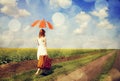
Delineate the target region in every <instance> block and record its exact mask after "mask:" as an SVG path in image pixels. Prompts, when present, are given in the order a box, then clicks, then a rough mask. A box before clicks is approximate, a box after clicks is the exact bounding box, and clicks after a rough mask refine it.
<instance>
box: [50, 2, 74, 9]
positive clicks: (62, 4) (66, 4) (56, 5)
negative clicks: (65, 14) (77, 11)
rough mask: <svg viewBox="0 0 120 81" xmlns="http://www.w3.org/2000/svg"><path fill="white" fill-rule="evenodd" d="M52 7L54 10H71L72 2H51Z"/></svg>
mask: <svg viewBox="0 0 120 81" xmlns="http://www.w3.org/2000/svg"><path fill="white" fill-rule="evenodd" d="M50 5H51V7H53V8H59V7H60V8H64V9H66V8H69V7H70V6H71V5H72V0H50Z"/></svg>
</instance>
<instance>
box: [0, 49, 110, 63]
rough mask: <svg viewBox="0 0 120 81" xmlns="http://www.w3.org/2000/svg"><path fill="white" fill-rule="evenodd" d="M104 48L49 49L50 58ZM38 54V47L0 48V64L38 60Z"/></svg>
mask: <svg viewBox="0 0 120 81" xmlns="http://www.w3.org/2000/svg"><path fill="white" fill-rule="evenodd" d="M102 50H103V49H54V48H52V49H47V51H48V54H49V56H50V58H58V57H69V56H75V55H80V54H81V55H82V54H86V53H90V52H91V53H92V52H100V51H102ZM103 51H104V50H103ZM105 51H108V50H105ZM36 54H37V49H36V48H0V65H1V64H6V63H10V62H20V61H24V60H36V59H37V58H36Z"/></svg>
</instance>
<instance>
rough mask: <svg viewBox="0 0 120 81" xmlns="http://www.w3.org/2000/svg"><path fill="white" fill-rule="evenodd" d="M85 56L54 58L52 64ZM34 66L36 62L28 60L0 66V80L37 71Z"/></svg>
mask: <svg viewBox="0 0 120 81" xmlns="http://www.w3.org/2000/svg"><path fill="white" fill-rule="evenodd" d="M90 54H96V53H95V52H94V53H90ZM87 55H88V54H86V55H79V56H72V57H61V58H55V59H53V60H52V63H53V64H55V63H59V62H65V61H69V60H74V59H79V58H81V57H84V56H87ZM36 65H37V60H29V61H22V62H17V63H9V64H3V65H0V78H3V77H9V76H12V75H15V74H18V73H21V72H25V71H29V70H33V69H37V66H36Z"/></svg>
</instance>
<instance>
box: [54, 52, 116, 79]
mask: <svg viewBox="0 0 120 81" xmlns="http://www.w3.org/2000/svg"><path fill="white" fill-rule="evenodd" d="M114 52H115V51H114ZM114 52H112V53H110V54H107V55H105V56H103V57H101V58H99V59H97V60H95V61H93V62H91V63H89V64H87V65H86V66H83V67H82V68H80V69H77V70H76V71H74V72H71V73H70V74H68V75H61V76H58V78H57V80H56V81H93V79H95V78H96V77H97V76H98V75H99V74H100V73H101V70H102V68H103V65H104V63H105V62H106V61H107V59H108V58H110V57H111V56H112V54H114Z"/></svg>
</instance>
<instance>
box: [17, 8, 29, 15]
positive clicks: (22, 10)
mask: <svg viewBox="0 0 120 81" xmlns="http://www.w3.org/2000/svg"><path fill="white" fill-rule="evenodd" d="M29 15H30V13H29V12H28V11H26V10H25V9H19V16H29Z"/></svg>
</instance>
